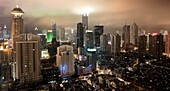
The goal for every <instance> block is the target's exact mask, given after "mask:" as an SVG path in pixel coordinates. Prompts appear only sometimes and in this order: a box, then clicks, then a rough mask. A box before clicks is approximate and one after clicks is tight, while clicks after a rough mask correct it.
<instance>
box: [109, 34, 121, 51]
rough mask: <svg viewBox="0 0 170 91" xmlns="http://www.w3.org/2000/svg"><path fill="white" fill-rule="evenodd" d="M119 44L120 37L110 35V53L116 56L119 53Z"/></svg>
mask: <svg viewBox="0 0 170 91" xmlns="http://www.w3.org/2000/svg"><path fill="white" fill-rule="evenodd" d="M120 43H121V36H120V35H119V34H118V33H116V34H115V35H111V53H114V54H116V53H119V52H120Z"/></svg>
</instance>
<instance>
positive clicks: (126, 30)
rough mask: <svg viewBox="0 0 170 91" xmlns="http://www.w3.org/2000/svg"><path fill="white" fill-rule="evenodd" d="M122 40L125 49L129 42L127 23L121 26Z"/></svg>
mask: <svg viewBox="0 0 170 91" xmlns="http://www.w3.org/2000/svg"><path fill="white" fill-rule="evenodd" d="M122 40H123V41H124V43H123V48H125V49H126V48H127V46H128V44H129V43H130V26H129V25H124V27H123V33H122Z"/></svg>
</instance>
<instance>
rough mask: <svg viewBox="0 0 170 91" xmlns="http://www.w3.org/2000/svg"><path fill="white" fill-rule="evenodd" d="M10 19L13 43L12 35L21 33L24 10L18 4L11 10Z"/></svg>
mask: <svg viewBox="0 0 170 91" xmlns="http://www.w3.org/2000/svg"><path fill="white" fill-rule="evenodd" d="M11 15H12V21H11V38H12V43H13V45H14V41H13V37H14V36H15V35H19V34H22V33H23V25H24V24H23V22H24V19H23V15H24V12H23V11H22V9H21V8H19V7H18V6H17V7H16V8H14V9H13V10H12V11H11Z"/></svg>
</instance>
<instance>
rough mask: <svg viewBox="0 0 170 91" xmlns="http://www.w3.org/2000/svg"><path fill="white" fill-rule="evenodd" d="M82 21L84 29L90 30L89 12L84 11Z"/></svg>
mask: <svg viewBox="0 0 170 91" xmlns="http://www.w3.org/2000/svg"><path fill="white" fill-rule="evenodd" d="M82 23H83V27H84V30H88V15H87V13H84V14H83V15H82Z"/></svg>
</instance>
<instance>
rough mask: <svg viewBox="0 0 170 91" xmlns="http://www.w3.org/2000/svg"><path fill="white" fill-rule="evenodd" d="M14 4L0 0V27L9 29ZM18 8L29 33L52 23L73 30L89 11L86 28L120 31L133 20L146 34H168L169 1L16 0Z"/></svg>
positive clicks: (169, 28) (8, 0) (14, 2)
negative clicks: (5, 26)
mask: <svg viewBox="0 0 170 91" xmlns="http://www.w3.org/2000/svg"><path fill="white" fill-rule="evenodd" d="M16 2H17V0H0V26H1V27H2V26H3V25H4V24H7V26H8V28H10V22H11V15H10V12H11V10H12V9H13V8H15V6H16ZM18 5H19V7H20V8H22V10H23V11H24V12H25V15H24V24H25V26H27V27H28V28H29V29H30V30H32V28H33V27H35V26H38V27H39V28H40V30H41V29H44V28H46V29H50V28H51V27H50V26H51V24H52V22H53V21H55V22H56V24H57V25H58V26H59V25H61V26H64V27H73V28H76V23H78V22H80V21H81V13H82V10H83V9H84V8H89V9H90V11H91V12H90V14H89V25H90V26H91V27H92V26H94V25H95V24H98V23H99V24H103V25H104V26H105V31H106V32H112V31H115V30H121V29H122V28H121V27H122V26H123V25H124V24H125V23H126V24H132V23H133V22H134V21H135V22H136V23H137V25H139V26H140V28H144V29H146V30H147V31H158V30H160V29H162V28H164V29H167V30H169V31H170V0H18Z"/></svg>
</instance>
